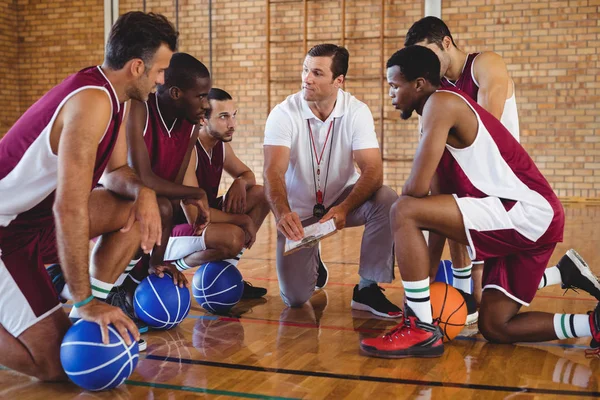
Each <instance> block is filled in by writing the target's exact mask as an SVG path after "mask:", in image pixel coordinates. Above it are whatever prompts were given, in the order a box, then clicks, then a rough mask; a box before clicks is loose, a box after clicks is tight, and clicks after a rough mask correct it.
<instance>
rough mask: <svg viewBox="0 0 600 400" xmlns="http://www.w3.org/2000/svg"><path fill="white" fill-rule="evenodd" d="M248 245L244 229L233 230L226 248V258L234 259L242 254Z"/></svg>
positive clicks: (236, 228)
mask: <svg viewBox="0 0 600 400" xmlns="http://www.w3.org/2000/svg"><path fill="white" fill-rule="evenodd" d="M245 243H246V233H245V232H244V230H243V229H241V228H238V227H237V226H236V227H235V229H232V231H231V235H230V238H229V240H228V241H227V243H226V245H225V246H224V251H225V252H226V255H225V257H226V258H233V257H235V256H237V255H238V254H240V251H242V249H243V248H244V244H245Z"/></svg>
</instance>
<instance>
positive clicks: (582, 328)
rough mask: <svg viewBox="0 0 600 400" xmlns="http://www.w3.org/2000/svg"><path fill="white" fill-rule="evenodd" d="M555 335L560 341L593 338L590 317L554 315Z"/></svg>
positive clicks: (583, 315)
mask: <svg viewBox="0 0 600 400" xmlns="http://www.w3.org/2000/svg"><path fill="white" fill-rule="evenodd" d="M554 333H556V336H557V337H558V338H559V339H567V338H576V337H586V336H592V328H590V317H589V316H588V315H585V314H554Z"/></svg>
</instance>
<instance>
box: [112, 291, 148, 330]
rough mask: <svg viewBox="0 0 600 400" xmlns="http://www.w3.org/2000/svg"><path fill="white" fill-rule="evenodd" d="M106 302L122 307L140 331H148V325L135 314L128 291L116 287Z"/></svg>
mask: <svg viewBox="0 0 600 400" xmlns="http://www.w3.org/2000/svg"><path fill="white" fill-rule="evenodd" d="M106 303H108V304H110V305H111V306H115V307H118V308H120V309H121V310H122V311H123V312H124V313H125V315H127V316H128V317H129V318H130V319H131V320H132V321H133V322H134V323H135V326H137V328H138V331H140V333H146V332H148V325H146V323H145V322H143V321H142V320H141V319H139V318H138V317H137V316H136V315H135V311H134V310H133V305H132V304H131V302H129V301H128V300H127V291H126V290H125V289H123V288H121V287H115V288H113V289H112V290H111V292H110V293H109V294H108V297H107V298H106Z"/></svg>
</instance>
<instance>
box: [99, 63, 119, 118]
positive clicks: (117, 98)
mask: <svg viewBox="0 0 600 400" xmlns="http://www.w3.org/2000/svg"><path fill="white" fill-rule="evenodd" d="M96 68H98V71H100V73H101V74H102V76H103V77H104V79H106V82H108V84H109V85H110V88H111V89H112V91H113V94H114V95H115V99H116V101H117V113H119V112H121V104H120V103H119V96H117V91H116V90H115V87H114V86H113V85H112V83H111V82H110V81H109V80H108V78H107V77H106V75H105V74H104V71H102V68H100V66H99V65H98V66H97V67H96ZM108 97H110V94H109V96H108ZM110 104H111V105H112V98H111V102H110Z"/></svg>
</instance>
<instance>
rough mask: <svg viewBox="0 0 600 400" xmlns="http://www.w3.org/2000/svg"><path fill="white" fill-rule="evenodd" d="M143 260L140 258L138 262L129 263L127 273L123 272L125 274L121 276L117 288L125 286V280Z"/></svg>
mask: <svg viewBox="0 0 600 400" xmlns="http://www.w3.org/2000/svg"><path fill="white" fill-rule="evenodd" d="M141 259H142V258H141V257H140V258H138V259H137V260H131V261H129V264H127V267H125V271H123V273H122V274H121V275H120V276H119V278H118V279H117V281H116V282H115V286H116V287H118V286H121V285H122V284H123V282H125V279H127V277H128V276H129V273H130V272H131V270H132V269H134V268H135V265H136V264H137V263H138V262H139V261H140V260H141Z"/></svg>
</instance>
